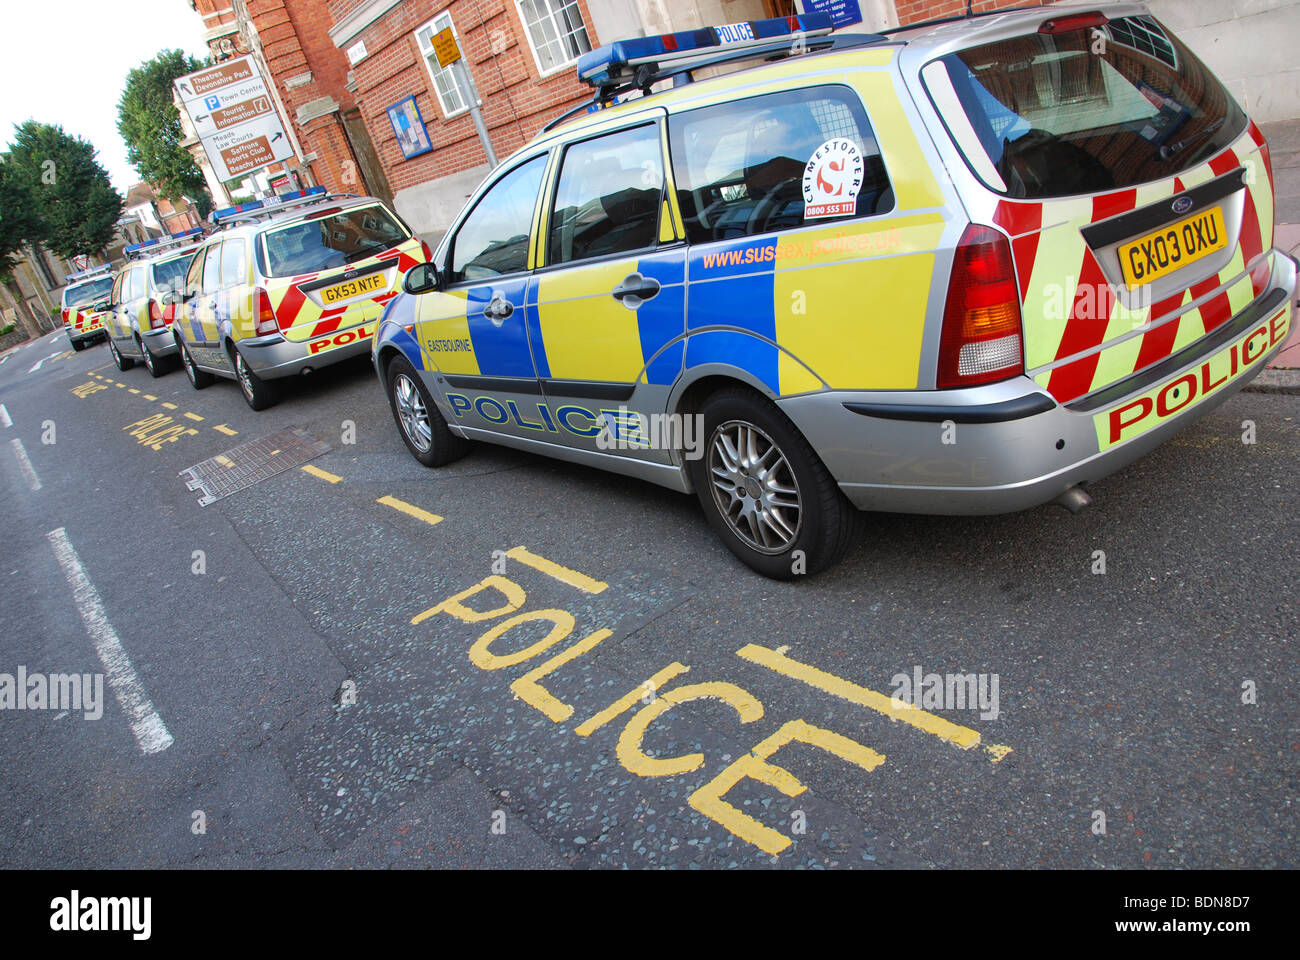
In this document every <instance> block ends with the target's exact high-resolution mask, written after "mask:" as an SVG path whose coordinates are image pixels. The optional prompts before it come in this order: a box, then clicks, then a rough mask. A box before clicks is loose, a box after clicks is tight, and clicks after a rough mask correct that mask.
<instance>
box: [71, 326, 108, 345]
mask: <svg viewBox="0 0 1300 960" xmlns="http://www.w3.org/2000/svg"><path fill="white" fill-rule="evenodd" d="M68 339H69V340H71V341H72V342H73V343H85V342H86V341H88V340H107V339H108V329H107V328H106V327H105V326H104V325H103V324H100V325H98V326H95V327H90V328H88V329H82V330H75V329H73V328H71V327H69V328H68Z"/></svg>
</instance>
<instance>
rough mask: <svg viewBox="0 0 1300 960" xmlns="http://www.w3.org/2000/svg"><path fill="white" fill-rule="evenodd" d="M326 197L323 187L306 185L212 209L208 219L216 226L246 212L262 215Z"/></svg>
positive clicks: (241, 217) (239, 217)
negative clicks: (305, 187) (301, 187)
mask: <svg viewBox="0 0 1300 960" xmlns="http://www.w3.org/2000/svg"><path fill="white" fill-rule="evenodd" d="M324 199H326V193H325V188H324V187H308V188H307V189H306V190H293V191H291V192H289V193H282V194H280V195H279V196H277V197H275V198H274V199H273V200H269V201H268V200H253V201H251V202H249V203H238V204H235V206H233V207H224V208H222V209H221V210H213V211H212V213H211V214H209V216H208V219H209V220H211V221H212V222H213V223H214V224H216V225H217V226H220V225H221V224H223V223H230V222H232V221H233V220H235V219H236V218H238V219H241V220H246V219H248V217H247V216H245V215H246V214H250V213H259V212H262V211H264V212H262V213H261V215H262V216H266V215H269V214H272V213H274V212H275V211H277V210H282V209H284V207H286V206H294V205H297V204H301V203H318V202H319V201H321V200H324Z"/></svg>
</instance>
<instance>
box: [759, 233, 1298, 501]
mask: <svg viewBox="0 0 1300 960" xmlns="http://www.w3.org/2000/svg"><path fill="white" fill-rule="evenodd" d="M1278 263H1279V267H1278V268H1277V269H1276V271H1275V274H1274V277H1273V284H1272V286H1271V288H1270V289H1269V290H1268V291H1266V292H1265V293H1264V294H1263V295H1262V296H1261V297H1260V298H1258V299H1257V300H1255V301H1254V302H1253V303H1251V304H1250V305H1249V306H1248V307H1246V308H1245V309H1244V310H1242V311H1241V312H1240V313H1239V314H1237V316H1235V317H1233V318H1232V320H1230V321H1229V322H1228V323H1226V324H1224V325H1223V326H1222V327H1220V328H1219V329H1218V330H1216V331H1215V332H1214V333H1212V334H1211V335H1209V336H1206V337H1204V338H1202V340H1200V341H1198V342H1197V343H1195V344H1193V345H1192V346H1191V347H1189V348H1188V349H1187V350H1185V351H1183V352H1182V353H1180V354H1177V355H1175V356H1173V357H1170V358H1169V359H1168V360H1167V361H1163V362H1162V363H1160V364H1156V365H1154V366H1153V367H1151V368H1148V369H1147V370H1144V371H1142V372H1141V374H1138V375H1135V377H1131V378H1128V379H1126V380H1124V381H1121V382H1120V383H1117V384H1114V385H1112V387H1110V388H1107V389H1105V390H1102V391H1099V392H1098V393H1096V394H1093V395H1091V396H1089V397H1085V398H1083V399H1081V400H1079V401H1074V402H1072V403H1070V404H1068V405H1064V406H1063V405H1059V404H1057V403H1056V401H1055V400H1054V399H1053V398H1052V397H1050V396H1049V395H1048V394H1046V393H1045V392H1043V391H1042V390H1041V388H1039V387H1038V386H1037V384H1035V383H1034V382H1033V381H1032V380H1030V379H1029V378H1027V377H1020V378H1016V379H1014V380H1009V381H1004V382H1002V383H998V384H991V385H989V386H987V387H977V388H973V389H970V390H944V391H909V392H906V393H900V392H897V391H894V392H889V393H883V392H874V393H848V392H843V391H832V392H829V393H820V394H811V395H808V396H803V397H794V398H790V399H788V400H782V401H779V405H780V406H781V408H782V409H783V410H784V411H785V412H786V413H787V415H789V416H790V418H791V419H792V420H793V421H794V422H795V424H796V425H797V426H798V427H799V428H800V430H802V431H803V433H804V435H805V436H806V437H807V438H808V440H809V442H810V443H811V444H812V446H813V448H814V449H815V450H816V451H817V452H818V453H819V454H820V456H821V458H822V460H823V462H824V463H825V464H826V466H827V469H829V470H830V472H831V474H832V475H833V476H834V477H835V479H836V480H837V481H838V483H839V486H840V489H841V490H842V491H843V492H844V494H845V495H846V496H847V497H848V498H849V500H850V501H852V502H853V503H854V504H855V505H856V506H858V507H859V508H860V509H863V510H879V511H887V512H899V513H927V514H995V513H1009V512H1013V511H1017V510H1024V509H1028V508H1030V507H1034V506H1037V505H1039V504H1042V503H1047V502H1049V501H1051V500H1054V499H1055V498H1056V497H1058V496H1059V495H1060V494H1061V493H1063V492H1064V491H1065V490H1067V489H1069V488H1070V487H1072V486H1074V485H1076V484H1080V483H1087V482H1089V481H1093V480H1100V479H1101V478H1103V477H1106V476H1108V475H1110V474H1112V473H1114V472H1115V471H1117V470H1119V469H1121V468H1122V467H1124V466H1127V465H1128V464H1129V463H1132V462H1133V461H1134V460H1137V459H1138V458H1139V457H1141V456H1143V455H1144V454H1146V453H1148V452H1149V451H1151V450H1152V449H1153V448H1155V447H1157V446H1159V445H1160V444H1161V443H1163V442H1164V441H1165V440H1167V439H1169V437H1171V436H1172V435H1173V434H1175V433H1177V432H1178V431H1179V430H1181V429H1182V428H1183V427H1185V426H1187V425H1188V424H1189V423H1191V422H1193V421H1194V420H1196V419H1197V418H1199V417H1201V416H1203V415H1205V414H1207V413H1209V412H1210V411H1212V410H1214V409H1215V408H1216V407H1218V406H1220V405H1221V404H1222V403H1224V402H1225V401H1226V400H1228V399H1229V398H1230V397H1232V396H1233V395H1234V394H1236V393H1237V392H1238V391H1240V390H1241V388H1242V387H1244V386H1246V384H1248V383H1249V382H1250V381H1251V380H1253V379H1254V378H1255V377H1256V376H1257V375H1258V374H1259V372H1260V371H1262V370H1263V369H1264V368H1265V366H1266V365H1267V363H1268V361H1269V360H1270V359H1271V358H1272V357H1273V356H1275V355H1276V354H1277V353H1278V352H1279V351H1280V350H1281V349H1282V346H1283V342H1284V341H1285V340H1286V336H1287V334H1288V333H1289V332H1290V326H1291V323H1292V321H1293V313H1294V308H1293V303H1294V301H1295V295H1296V264H1295V262H1294V261H1292V260H1290V258H1287V257H1279V258H1278Z"/></svg>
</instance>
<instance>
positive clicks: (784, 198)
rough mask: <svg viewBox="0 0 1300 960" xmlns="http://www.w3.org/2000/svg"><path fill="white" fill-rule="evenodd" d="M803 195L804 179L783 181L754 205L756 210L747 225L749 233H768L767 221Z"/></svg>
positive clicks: (795, 178)
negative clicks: (795, 198)
mask: <svg viewBox="0 0 1300 960" xmlns="http://www.w3.org/2000/svg"><path fill="white" fill-rule="evenodd" d="M792 194H793V196H792ZM802 195H803V179H802V178H801V177H790V178H789V179H788V180H782V181H781V182H780V183H778V184H777V185H776V186H775V187H773V188H772V189H771V190H769V191H768V192H767V193H766V194H764V195H763V198H762V199H761V200H759V201H758V203H756V204H754V210H753V212H752V213H750V215H749V222H748V223H746V225H745V227H746V230H747V232H748V233H750V234H755V233H767V232H768V226H767V221H768V220H770V219H772V217H773V216H774V215H776V214H778V213H780V212H781V210H782V209H784V207H785V205H786V204H787V203H789V202H790V201H791V200H792V199H793V198H794V196H802Z"/></svg>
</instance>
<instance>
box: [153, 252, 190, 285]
mask: <svg viewBox="0 0 1300 960" xmlns="http://www.w3.org/2000/svg"><path fill="white" fill-rule="evenodd" d="M193 259H194V258H193V257H192V256H184V257H173V258H172V259H171V260H159V261H158V262H157V263H155V264H154V265H153V284H154V287H155V288H156V289H157V290H158V292H159V293H167V292H168V291H171V290H174V291H177V292H179V291H181V290H183V289H184V288H185V272H186V270H187V268H188V267H189V265H190V263H191V262H192V261H193Z"/></svg>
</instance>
